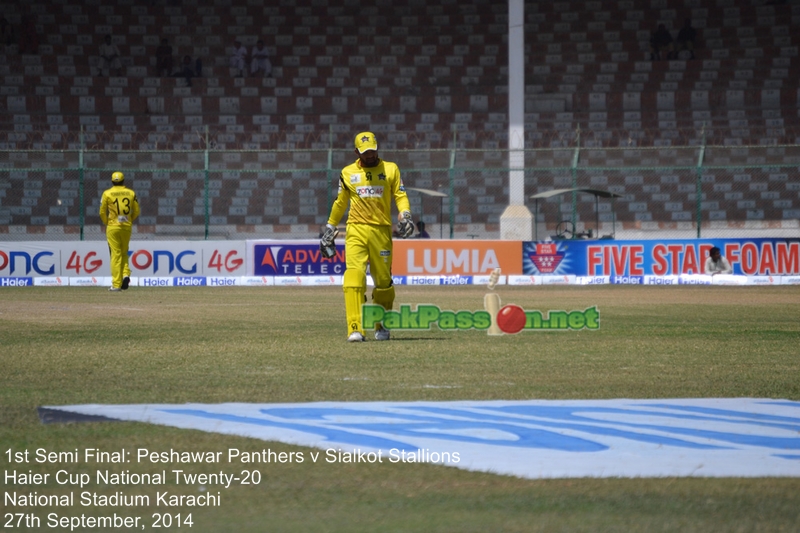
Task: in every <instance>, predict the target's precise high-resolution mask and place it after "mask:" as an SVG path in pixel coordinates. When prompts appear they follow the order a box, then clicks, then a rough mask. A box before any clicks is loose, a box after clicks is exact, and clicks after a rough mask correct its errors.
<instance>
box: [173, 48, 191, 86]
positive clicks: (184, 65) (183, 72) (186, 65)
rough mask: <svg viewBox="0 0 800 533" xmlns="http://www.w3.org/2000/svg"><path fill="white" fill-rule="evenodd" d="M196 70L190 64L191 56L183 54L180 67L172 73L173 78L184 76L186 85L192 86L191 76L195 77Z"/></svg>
mask: <svg viewBox="0 0 800 533" xmlns="http://www.w3.org/2000/svg"><path fill="white" fill-rule="evenodd" d="M195 75H196V71H195V68H194V66H192V56H188V55H186V56H183V62H181V68H180V69H179V70H176V71H175V73H174V74H173V75H172V76H173V77H175V78H185V79H186V86H187V87H191V86H192V78H193V77H195Z"/></svg>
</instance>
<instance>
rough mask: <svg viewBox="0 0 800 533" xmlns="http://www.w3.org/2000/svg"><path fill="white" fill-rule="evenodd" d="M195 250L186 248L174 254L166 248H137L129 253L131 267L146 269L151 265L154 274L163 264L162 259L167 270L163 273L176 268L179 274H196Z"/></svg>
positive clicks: (168, 272) (169, 272) (170, 271)
mask: <svg viewBox="0 0 800 533" xmlns="http://www.w3.org/2000/svg"><path fill="white" fill-rule="evenodd" d="M194 255H195V252H194V251H193V250H186V251H183V252H180V253H179V254H178V255H174V254H173V253H172V252H170V251H167V250H153V252H152V253H151V252H149V251H148V250H137V251H135V252H133V254H132V255H131V267H132V268H135V269H137V270H148V269H150V267H151V266H152V267H153V274H156V273H157V272H158V270H159V268H161V267H163V266H164V261H166V262H167V271H166V272H165V274H172V271H173V270H177V271H178V272H180V273H181V274H196V273H197V262H196V261H195V260H194Z"/></svg>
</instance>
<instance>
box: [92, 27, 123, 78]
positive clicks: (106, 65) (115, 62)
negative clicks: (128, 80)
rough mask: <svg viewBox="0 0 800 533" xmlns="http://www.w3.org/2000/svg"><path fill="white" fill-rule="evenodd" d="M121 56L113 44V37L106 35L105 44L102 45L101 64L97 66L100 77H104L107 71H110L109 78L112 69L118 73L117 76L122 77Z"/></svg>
mask: <svg viewBox="0 0 800 533" xmlns="http://www.w3.org/2000/svg"><path fill="white" fill-rule="evenodd" d="M119 56H120V53H119V48H117V45H116V44H113V43H112V42H111V36H110V35H106V36H105V38H104V39H103V44H101V45H100V63H98V65H97V68H98V70H99V71H100V76H103V71H104V70H105V69H108V74H109V76H110V75H111V69H114V70H115V71H116V73H117V76H122V61H121V60H120V58H119Z"/></svg>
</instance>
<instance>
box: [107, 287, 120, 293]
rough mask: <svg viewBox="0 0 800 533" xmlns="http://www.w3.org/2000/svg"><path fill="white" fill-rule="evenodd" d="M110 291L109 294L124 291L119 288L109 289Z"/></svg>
mask: <svg viewBox="0 0 800 533" xmlns="http://www.w3.org/2000/svg"><path fill="white" fill-rule="evenodd" d="M108 290H109V292H119V291H121V290H122V289H120V288H118V287H109V288H108Z"/></svg>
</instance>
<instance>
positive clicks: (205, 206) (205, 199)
mask: <svg viewBox="0 0 800 533" xmlns="http://www.w3.org/2000/svg"><path fill="white" fill-rule="evenodd" d="M204 166H205V177H204V178H203V182H204V183H203V190H204V191H205V194H204V197H203V213H204V214H205V217H204V219H205V222H204V223H205V240H208V209H209V206H208V203H209V194H208V186H209V170H208V124H206V146H205V158H204Z"/></svg>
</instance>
